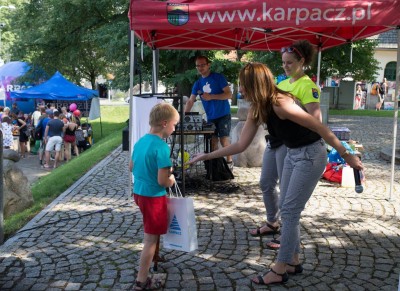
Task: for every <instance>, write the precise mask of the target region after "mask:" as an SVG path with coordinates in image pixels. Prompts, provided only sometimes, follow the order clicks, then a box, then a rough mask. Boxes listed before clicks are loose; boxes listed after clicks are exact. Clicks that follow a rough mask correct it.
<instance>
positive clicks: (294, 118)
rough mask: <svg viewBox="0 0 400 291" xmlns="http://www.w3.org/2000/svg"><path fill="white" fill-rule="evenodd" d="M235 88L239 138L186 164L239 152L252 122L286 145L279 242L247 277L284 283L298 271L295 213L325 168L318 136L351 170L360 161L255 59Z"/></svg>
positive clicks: (253, 130)
mask: <svg viewBox="0 0 400 291" xmlns="http://www.w3.org/2000/svg"><path fill="white" fill-rule="evenodd" d="M239 80H240V91H241V93H242V95H243V96H244V99H246V100H247V101H249V102H250V110H249V113H248V115H247V120H246V123H245V125H244V127H243V130H242V133H241V135H240V138H239V140H238V141H237V142H236V143H234V144H231V145H230V146H227V147H225V148H220V149H218V150H216V151H213V152H211V153H204V154H199V155H197V156H195V157H193V159H192V160H191V161H189V164H193V163H196V162H198V161H201V160H209V159H214V158H217V157H223V156H227V155H234V154H238V153H240V152H242V151H244V150H245V149H246V148H247V147H248V146H249V145H250V143H251V142H252V140H253V138H254V136H255V134H256V132H257V129H258V126H259V125H260V124H264V123H266V124H267V125H268V131H270V133H271V134H272V135H273V136H275V137H278V138H280V139H281V140H282V141H283V143H284V144H285V145H286V146H287V147H288V152H287V155H286V158H285V165H284V167H283V168H284V170H283V173H282V181H281V202H280V204H281V205H280V209H281V219H282V228H281V246H280V249H279V253H278V257H277V259H276V262H275V264H274V265H273V267H272V268H271V269H270V270H269V271H268V272H267V273H266V274H265V275H264V276H257V277H255V278H253V279H252V280H253V282H254V283H256V284H263V285H268V284H272V283H286V282H287V281H288V273H291V274H297V273H301V272H302V271H303V267H302V265H301V263H300V261H299V251H300V227H299V225H300V223H299V221H300V215H301V212H302V210H303V209H304V207H305V205H306V203H307V201H308V199H309V198H310V197H311V194H312V192H313V191H314V189H315V186H316V185H317V183H318V180H319V178H320V177H321V175H322V172H323V170H324V169H325V164H326V148H325V144H324V142H323V141H322V140H321V137H322V138H323V139H324V140H325V141H326V142H327V143H328V144H330V145H331V146H333V147H334V148H335V149H336V150H337V151H338V152H339V153H340V154H341V156H342V157H343V158H344V159H345V161H346V162H347V163H348V164H349V165H350V166H351V167H353V168H356V169H358V170H362V169H363V166H362V163H361V161H360V160H359V159H358V158H357V157H356V156H353V155H350V154H349V152H348V151H347V150H346V148H345V147H344V146H343V145H342V144H341V142H340V141H339V140H338V139H337V138H336V136H335V135H334V134H333V133H332V132H331V131H330V129H329V128H328V127H326V126H325V125H323V124H322V123H321V122H320V121H319V120H317V119H316V118H315V117H313V116H311V115H310V114H308V113H307V112H306V111H305V110H303V108H301V107H300V106H299V105H298V104H297V103H296V102H295V98H294V96H293V95H291V94H290V93H287V92H285V91H282V90H280V89H279V88H278V87H277V86H276V85H275V80H274V76H273V75H272V73H271V71H270V70H269V69H268V67H267V66H266V65H264V64H261V63H249V64H247V65H246V66H244V67H243V68H242V69H241V71H240V74H239Z"/></svg>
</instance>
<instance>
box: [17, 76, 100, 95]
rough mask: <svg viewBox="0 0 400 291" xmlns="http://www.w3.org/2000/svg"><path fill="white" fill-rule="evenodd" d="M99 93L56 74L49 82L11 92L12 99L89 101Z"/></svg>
mask: <svg viewBox="0 0 400 291" xmlns="http://www.w3.org/2000/svg"><path fill="white" fill-rule="evenodd" d="M98 96H99V92H98V91H96V90H91V89H87V88H83V87H80V86H77V85H75V84H74V83H72V82H70V81H68V80H67V79H65V78H64V76H63V75H61V73H60V72H56V73H55V74H54V75H53V77H51V78H50V79H49V80H48V81H46V82H44V83H42V84H40V85H37V86H34V87H30V88H28V89H26V90H20V91H14V92H11V98H40V99H45V100H64V101H87V100H89V99H92V98H93V97H98Z"/></svg>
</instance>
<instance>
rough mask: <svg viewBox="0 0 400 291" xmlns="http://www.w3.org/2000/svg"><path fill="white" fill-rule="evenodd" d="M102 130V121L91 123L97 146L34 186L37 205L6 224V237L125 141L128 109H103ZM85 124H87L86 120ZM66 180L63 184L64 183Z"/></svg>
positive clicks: (104, 107)
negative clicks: (124, 129) (124, 133)
mask: <svg viewBox="0 0 400 291" xmlns="http://www.w3.org/2000/svg"><path fill="white" fill-rule="evenodd" d="M101 115H102V118H101V119H102V120H101V121H102V131H103V135H102V136H101V127H100V119H97V120H94V121H90V123H91V124H92V128H93V136H94V141H95V143H94V144H93V146H92V147H91V148H90V149H89V150H87V151H85V152H83V153H82V154H81V155H80V156H79V157H75V158H74V159H72V160H71V161H70V162H69V163H67V164H64V165H62V166H61V167H59V168H57V169H55V170H53V171H52V172H51V173H50V174H48V175H46V176H44V177H42V178H40V179H39V180H38V181H37V182H36V183H34V184H33V185H32V188H31V190H32V195H33V199H34V204H33V205H32V206H31V207H30V208H28V209H25V210H24V211H22V212H20V213H18V214H15V215H12V216H10V217H8V218H7V219H5V221H4V234H5V238H8V237H10V236H11V235H12V234H14V233H15V232H17V231H18V230H19V229H20V228H21V227H23V226H24V225H25V224H26V223H27V222H28V221H29V220H31V219H32V218H33V217H34V216H35V215H36V214H38V213H39V212H40V211H41V210H42V209H43V208H45V207H46V206H47V205H48V204H50V203H51V202H52V201H53V200H54V199H55V198H56V197H58V196H59V195H60V194H61V193H63V192H64V191H65V190H67V189H68V188H69V187H70V186H71V185H72V184H73V183H75V182H76V181H77V180H79V179H80V178H81V177H82V176H83V175H84V174H85V173H86V172H88V171H89V170H90V169H91V168H93V166H95V165H96V164H97V163H99V162H100V161H101V160H103V159H104V158H105V157H107V156H108V155H109V154H110V152H111V151H113V150H114V149H115V148H117V147H118V146H119V145H120V144H121V142H122V129H123V128H124V127H125V126H126V120H127V119H128V115H129V107H128V106H101ZM83 122H85V121H84V120H83ZM60 181H62V182H60Z"/></svg>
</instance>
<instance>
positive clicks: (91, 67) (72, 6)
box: [12, 0, 128, 88]
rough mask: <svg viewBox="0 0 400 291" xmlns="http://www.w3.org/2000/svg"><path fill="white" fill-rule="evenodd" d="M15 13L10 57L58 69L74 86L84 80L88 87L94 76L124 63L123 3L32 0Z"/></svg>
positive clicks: (125, 10)
mask: <svg viewBox="0 0 400 291" xmlns="http://www.w3.org/2000/svg"><path fill="white" fill-rule="evenodd" d="M18 11H19V13H18V14H15V16H14V18H13V19H12V23H13V24H12V28H13V32H14V34H15V35H16V40H15V43H14V44H13V50H12V56H13V58H15V59H20V60H25V61H28V62H30V63H33V64H35V65H40V66H42V67H43V68H44V69H45V70H46V71H47V72H48V73H49V74H50V75H51V74H52V73H54V72H55V71H56V70H59V71H61V72H62V73H63V74H64V75H66V76H67V77H69V78H70V79H72V81H75V82H76V83H78V84H79V83H80V81H81V79H82V78H85V79H87V80H89V81H90V82H91V84H92V87H93V88H95V79H96V77H97V76H99V75H100V74H102V75H106V73H107V72H110V71H112V70H113V66H115V64H116V63H118V62H121V61H126V56H127V54H128V48H127V40H128V34H127V32H128V18H127V13H128V3H127V2H126V1H122V0H115V1H107V0H99V1H84V0H65V1H59V0H46V1H39V0H36V1H30V2H28V3H25V4H24V5H21V7H19V8H18ZM123 46H125V47H126V48H125V50H123V49H122V47H123ZM124 53H125V55H124V56H122V55H123V54H124Z"/></svg>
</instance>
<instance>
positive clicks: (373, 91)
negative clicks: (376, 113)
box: [371, 84, 378, 95]
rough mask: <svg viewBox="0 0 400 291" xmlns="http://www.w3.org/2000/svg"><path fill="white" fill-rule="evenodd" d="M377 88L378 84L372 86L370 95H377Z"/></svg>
mask: <svg viewBox="0 0 400 291" xmlns="http://www.w3.org/2000/svg"><path fill="white" fill-rule="evenodd" d="M377 87H378V84H374V85H372V88H371V95H378V90H377Z"/></svg>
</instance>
